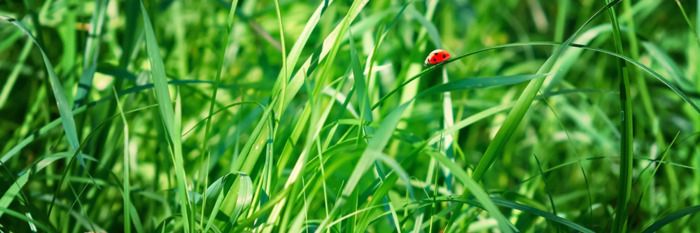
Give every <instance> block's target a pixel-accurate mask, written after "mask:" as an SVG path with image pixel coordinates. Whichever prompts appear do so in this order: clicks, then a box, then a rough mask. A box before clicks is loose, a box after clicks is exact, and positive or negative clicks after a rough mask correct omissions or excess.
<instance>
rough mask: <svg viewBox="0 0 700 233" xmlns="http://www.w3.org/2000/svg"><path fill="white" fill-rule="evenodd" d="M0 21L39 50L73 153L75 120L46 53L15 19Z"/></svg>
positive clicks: (75, 145)
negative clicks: (20, 32) (10, 25)
mask: <svg viewBox="0 0 700 233" xmlns="http://www.w3.org/2000/svg"><path fill="white" fill-rule="evenodd" d="M0 19H4V20H6V21H7V22H10V23H12V24H14V25H15V26H17V27H18V28H19V29H21V30H22V31H24V33H25V34H26V35H27V36H28V37H29V39H31V40H32V41H34V44H36V45H37V47H38V48H39V51H40V52H41V57H42V58H43V60H44V65H45V66H46V72H47V73H48V74H49V82H50V84H51V90H52V91H53V94H54V97H55V98H56V105H57V106H58V113H59V114H60V115H61V124H63V130H64V131H65V133H66V138H67V139H68V143H69V144H70V146H71V148H73V150H74V151H77V150H78V148H79V147H80V142H79V141H78V131H77V130H76V127H75V119H74V118H73V112H72V111H71V107H70V103H69V102H68V98H67V97H66V93H65V92H64V89H63V85H61V82H60V81H59V80H58V76H57V75H56V72H55V71H54V68H53V65H51V61H50V60H49V57H48V56H47V55H46V52H44V49H43V48H42V47H41V46H40V43H39V41H37V39H36V38H34V36H33V35H32V33H31V32H30V31H29V29H27V28H26V27H24V25H23V24H22V23H20V22H19V21H17V20H16V19H13V18H10V17H7V16H2V15H0ZM77 158H78V162H79V163H80V166H81V167H82V168H83V169H84V170H85V171H87V167H86V166H85V159H83V153H80V152H79V153H77ZM88 175H89V173H88Z"/></svg>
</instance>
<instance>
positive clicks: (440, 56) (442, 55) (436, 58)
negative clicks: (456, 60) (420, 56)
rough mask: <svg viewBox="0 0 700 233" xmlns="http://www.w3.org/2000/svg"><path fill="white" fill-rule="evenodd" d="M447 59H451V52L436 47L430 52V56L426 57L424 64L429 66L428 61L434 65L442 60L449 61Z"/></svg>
mask: <svg viewBox="0 0 700 233" xmlns="http://www.w3.org/2000/svg"><path fill="white" fill-rule="evenodd" d="M447 59H450V53H448V52H447V51H445V50H442V49H436V50H433V51H432V52H430V54H428V57H426V58H425V62H424V63H423V66H428V63H430V64H433V65H434V64H437V63H440V62H444V61H447Z"/></svg>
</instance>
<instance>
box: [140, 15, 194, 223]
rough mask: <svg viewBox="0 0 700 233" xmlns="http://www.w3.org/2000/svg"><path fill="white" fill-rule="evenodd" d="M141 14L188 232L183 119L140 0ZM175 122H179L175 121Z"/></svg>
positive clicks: (154, 83) (188, 212)
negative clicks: (175, 106) (182, 134)
mask: <svg viewBox="0 0 700 233" xmlns="http://www.w3.org/2000/svg"><path fill="white" fill-rule="evenodd" d="M141 14H142V16H143V26H144V32H145V34H146V51H147V52H148V58H149V61H150V63H151V68H152V70H151V78H152V80H153V86H154V87H155V92H156V97H157V99H158V108H159V109H160V115H161V118H162V119H163V125H164V126H165V129H166V134H167V136H168V142H169V144H170V146H171V157H172V162H173V166H174V169H175V176H176V178H177V187H178V188H177V193H178V200H179V202H180V210H181V212H182V218H183V220H184V221H183V222H184V224H185V232H186V233H189V232H191V231H192V229H190V227H192V226H193V225H194V224H193V221H194V219H193V216H192V208H191V205H190V198H189V192H188V185H187V175H186V174H185V167H184V161H183V156H182V143H181V142H180V138H181V136H180V135H181V133H180V127H179V124H180V122H176V121H175V116H176V115H175V114H176V113H175V112H174V111H173V105H172V101H171V99H170V92H169V91H168V81H167V79H166V76H165V68H164V66H163V59H162V58H161V56H160V50H159V49H158V43H157V42H156V38H155V34H154V32H153V26H151V21H150V19H149V18H148V12H146V7H145V6H144V5H143V2H142V3H141ZM178 115H179V111H178ZM176 123H177V124H178V125H176Z"/></svg>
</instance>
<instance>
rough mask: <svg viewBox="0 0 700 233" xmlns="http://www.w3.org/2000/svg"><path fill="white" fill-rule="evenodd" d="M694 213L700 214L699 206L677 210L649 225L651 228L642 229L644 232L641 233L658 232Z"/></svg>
mask: <svg viewBox="0 0 700 233" xmlns="http://www.w3.org/2000/svg"><path fill="white" fill-rule="evenodd" d="M696 212H700V205H696V206H691V207H687V208H683V209H680V210H677V211H675V212H673V213H671V214H669V215H666V217H663V218H661V219H659V220H658V221H656V222H654V224H651V226H649V227H647V228H646V229H644V231H642V233H652V232H657V231H658V230H661V228H662V227H664V226H666V225H667V224H669V223H671V222H673V221H676V220H678V219H680V218H682V217H685V216H686V215H690V214H694V213H696Z"/></svg>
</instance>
